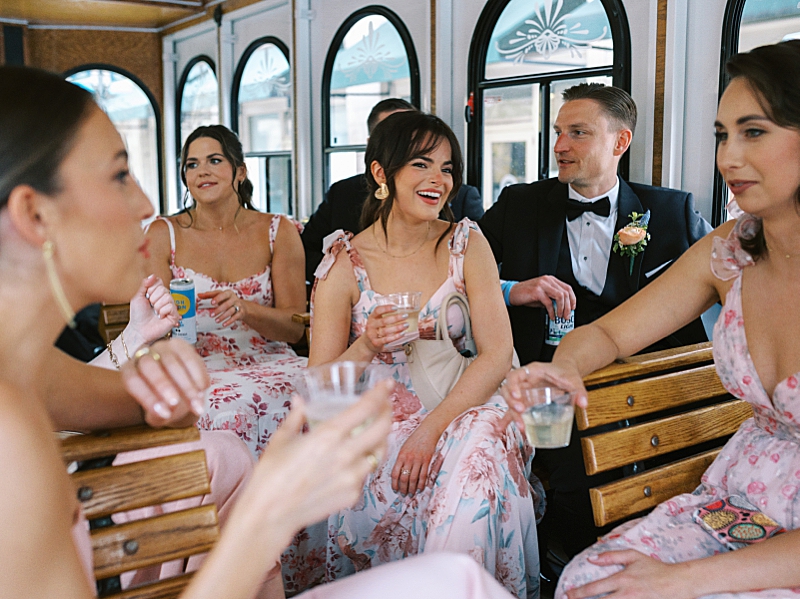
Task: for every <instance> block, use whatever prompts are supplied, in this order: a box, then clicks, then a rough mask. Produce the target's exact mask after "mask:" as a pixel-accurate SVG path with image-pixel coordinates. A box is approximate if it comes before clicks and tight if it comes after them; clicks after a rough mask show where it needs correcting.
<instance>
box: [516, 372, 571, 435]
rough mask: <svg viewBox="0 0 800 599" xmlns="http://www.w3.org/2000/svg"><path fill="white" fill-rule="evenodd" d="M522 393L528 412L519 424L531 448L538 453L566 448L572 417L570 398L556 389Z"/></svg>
mask: <svg viewBox="0 0 800 599" xmlns="http://www.w3.org/2000/svg"><path fill="white" fill-rule="evenodd" d="M523 393H525V399H526V404H527V406H528V408H527V409H526V410H525V411H524V412H523V413H522V420H523V422H525V433H526V434H527V435H528V441H530V442H531V445H533V446H534V447H538V448H542V449H553V448H556V447H566V446H567V445H569V439H570V437H571V436H572V417H573V416H574V414H575V408H574V406H573V405H572V394H571V393H567V392H566V391H563V390H562V389H558V388H557V387H537V388H534V389H526V390H525V391H523Z"/></svg>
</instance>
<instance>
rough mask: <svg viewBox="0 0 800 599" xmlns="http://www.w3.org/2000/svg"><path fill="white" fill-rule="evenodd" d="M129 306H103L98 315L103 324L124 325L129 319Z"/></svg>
mask: <svg viewBox="0 0 800 599" xmlns="http://www.w3.org/2000/svg"><path fill="white" fill-rule="evenodd" d="M130 314H131V305H130V304H103V305H102V306H101V307H100V315H101V318H102V319H103V322H104V323H105V324H107V325H108V324H124V323H127V322H128V320H129V319H130Z"/></svg>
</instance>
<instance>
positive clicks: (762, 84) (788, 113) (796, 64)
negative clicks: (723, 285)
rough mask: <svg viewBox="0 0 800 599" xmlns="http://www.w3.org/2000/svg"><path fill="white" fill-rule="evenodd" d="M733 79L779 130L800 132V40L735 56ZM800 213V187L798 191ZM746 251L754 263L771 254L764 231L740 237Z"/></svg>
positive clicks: (731, 65)
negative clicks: (742, 83)
mask: <svg viewBox="0 0 800 599" xmlns="http://www.w3.org/2000/svg"><path fill="white" fill-rule="evenodd" d="M725 70H726V71H727V72H728V75H730V77H731V79H735V78H737V77H742V78H743V79H744V80H745V81H747V84H748V85H749V86H750V88H751V89H752V91H753V94H754V95H755V97H756V100H757V101H758V103H759V105H760V106H761V109H762V110H763V111H764V114H765V115H766V116H767V118H769V119H770V120H771V121H772V122H773V123H775V124H776V125H778V126H779V127H785V128H787V129H794V130H796V131H799V132H800V41H798V40H791V41H787V42H781V43H779V44H773V45H770V46H760V47H758V48H755V49H753V50H751V51H750V52H746V53H744V54H737V55H735V56H733V57H732V58H731V59H730V60H729V61H728V63H727V64H726V65H725ZM795 202H796V207H797V208H798V210H799V211H800V188H798V189H797V191H796V192H795ZM739 241H740V243H741V244H742V248H743V249H744V250H745V251H747V252H749V253H750V255H751V256H752V257H753V259H754V260H758V259H759V258H763V257H764V255H765V254H766V252H767V241H766V239H765V238H764V229H763V228H759V229H758V231H757V232H756V233H755V235H753V236H752V237H751V236H747V237H740V238H739Z"/></svg>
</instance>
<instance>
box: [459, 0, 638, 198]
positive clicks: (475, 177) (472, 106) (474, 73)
mask: <svg viewBox="0 0 800 599" xmlns="http://www.w3.org/2000/svg"><path fill="white" fill-rule="evenodd" d="M513 1H514V0H488V2H487V3H486V6H484V8H483V11H482V12H481V15H480V17H479V18H478V24H477V25H476V27H475V31H474V32H473V35H472V41H471V42H470V49H469V66H468V70H467V97H468V98H469V104H468V106H467V107H466V109H465V119H466V121H467V153H466V154H467V164H466V166H467V183H469V184H470V185H473V186H475V187H477V188H478V189H483V187H482V184H483V161H484V159H485V157H484V156H483V142H484V139H483V116H484V113H483V99H484V95H485V92H486V91H487V90H492V89H495V88H507V87H511V86H517V85H519V86H522V85H530V84H538V85H539V94H540V103H539V105H540V106H541V109H540V113H539V114H540V117H541V118H540V127H539V158H538V172H537V173H536V180H537V181H541V180H543V179H547V178H549V177H550V174H549V167H550V160H551V156H550V153H551V152H550V149H551V147H552V143H551V141H550V139H551V137H550V136H551V131H549V129H547V127H546V126H542V125H543V124H547V123H549V122H550V99H549V93H550V86H551V85H552V84H553V83H555V82H558V81H567V80H569V79H585V78H588V77H603V76H610V77H611V78H612V81H613V84H614V85H615V86H616V87H620V88H622V89H624V90H625V91H627V92H630V91H631V35H630V26H629V24H628V16H627V14H626V12H625V8H624V6H623V4H622V0H599V1H600V3H601V4H602V5H603V8H604V9H605V11H606V16H607V18H608V22H609V25H610V27H611V39H612V40H613V43H614V59H613V61H612V64H611V66H610V67H591V68H579V69H569V70H562V71H552V72H548V73H544V74H540V75H524V76H518V77H504V78H498V79H487V78H486V59H487V57H488V53H489V44H490V42H491V39H492V33H493V32H494V29H495V26H496V25H497V21H498V20H499V18H500V15H502V14H503V11H504V10H505V9H506V7H507V6H508V5H509V4H510V3H511V2H513ZM629 165H630V155H629V153H628V152H626V153H625V155H624V156H623V157H622V160H621V161H620V165H619V174H620V176H621V177H622V178H623V179H627V178H628V173H629Z"/></svg>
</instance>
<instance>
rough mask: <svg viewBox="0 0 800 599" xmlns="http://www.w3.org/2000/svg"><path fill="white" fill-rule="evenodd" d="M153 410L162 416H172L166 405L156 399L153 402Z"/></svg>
mask: <svg viewBox="0 0 800 599" xmlns="http://www.w3.org/2000/svg"><path fill="white" fill-rule="evenodd" d="M153 411H154V412H155V413H156V414H158V415H159V416H161V417H162V418H169V417H170V416H172V412H170V411H169V409H167V406H165V405H164V404H163V403H161V402H160V401H157V402H156V403H155V404H153Z"/></svg>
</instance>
